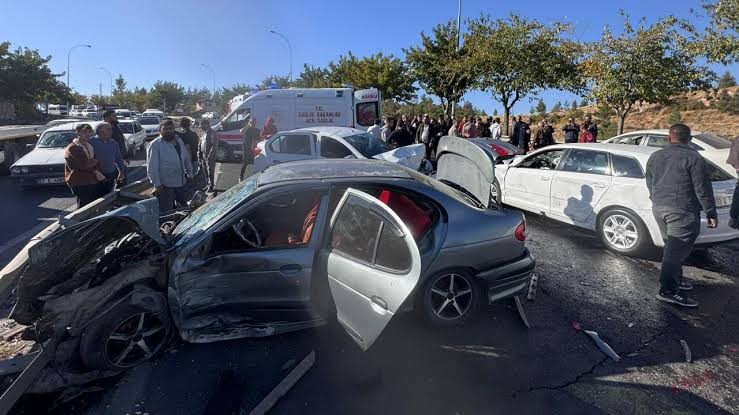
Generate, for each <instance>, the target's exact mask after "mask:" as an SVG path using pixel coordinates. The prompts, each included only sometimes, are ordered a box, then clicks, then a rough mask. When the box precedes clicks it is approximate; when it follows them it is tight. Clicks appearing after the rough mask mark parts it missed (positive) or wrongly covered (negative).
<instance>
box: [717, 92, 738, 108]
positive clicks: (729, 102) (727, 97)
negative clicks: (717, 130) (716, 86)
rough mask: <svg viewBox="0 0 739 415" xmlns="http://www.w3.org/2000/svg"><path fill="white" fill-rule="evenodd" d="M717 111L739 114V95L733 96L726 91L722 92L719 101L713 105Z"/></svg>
mask: <svg viewBox="0 0 739 415" xmlns="http://www.w3.org/2000/svg"><path fill="white" fill-rule="evenodd" d="M713 105H714V106H715V107H716V109H718V110H719V111H721V112H726V113H729V114H739V94H736V93H735V94H734V95H731V94H729V92H728V91H726V90H725V89H724V90H723V91H721V93H720V94H719V96H718V100H717V101H716V102H715V103H714V104H713Z"/></svg>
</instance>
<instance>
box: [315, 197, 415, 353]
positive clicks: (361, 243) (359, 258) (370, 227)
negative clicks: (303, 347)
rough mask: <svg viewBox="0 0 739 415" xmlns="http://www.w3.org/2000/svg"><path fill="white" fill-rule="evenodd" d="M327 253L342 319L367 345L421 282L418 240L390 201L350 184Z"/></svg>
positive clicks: (337, 212) (330, 282)
mask: <svg viewBox="0 0 739 415" xmlns="http://www.w3.org/2000/svg"><path fill="white" fill-rule="evenodd" d="M327 257H328V258H327V260H328V263H327V265H326V273H327V274H328V285H329V288H330V291H331V296H332V297H333V299H334V303H335V304H336V315H337V319H338V321H339V323H340V324H341V325H342V326H343V327H344V329H346V331H347V332H348V333H349V335H350V336H351V337H352V339H354V341H355V342H357V344H358V345H359V347H361V348H362V349H363V350H367V349H369V348H370V346H372V344H373V343H374V342H375V340H376V339H377V337H378V336H379V335H380V333H381V332H382V330H383V329H384V328H385V326H386V325H387V324H388V322H390V319H392V317H393V315H395V313H396V312H397V311H398V310H399V309H400V306H401V304H403V301H405V299H406V297H408V295H409V294H410V293H411V291H413V289H414V287H415V286H416V284H417V283H418V278H419V276H420V274H421V256H420V254H419V251H418V247H417V246H416V242H415V241H414V240H413V236H412V235H411V232H410V230H409V229H408V227H407V226H406V225H405V224H404V223H403V222H402V221H401V220H400V218H399V217H398V215H397V214H395V212H393V211H392V210H391V209H390V208H389V207H388V206H386V205H384V204H383V203H382V202H380V200H378V199H376V198H374V197H372V196H370V195H368V194H366V193H363V192H360V191H359V190H356V189H352V188H349V189H347V191H346V193H344V196H343V197H342V198H341V201H340V202H339V204H338V206H337V208H336V210H335V212H334V215H333V217H332V218H331V235H330V251H329V254H328V256H327Z"/></svg>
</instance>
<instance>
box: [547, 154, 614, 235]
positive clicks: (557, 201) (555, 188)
mask: <svg viewBox="0 0 739 415" xmlns="http://www.w3.org/2000/svg"><path fill="white" fill-rule="evenodd" d="M610 186H611V167H610V163H609V159H608V153H606V152H603V151H595V150H584V149H570V150H569V151H568V152H567V156H566V157H565V159H564V161H563V162H562V163H560V165H559V169H557V173H556V174H555V175H554V180H552V192H551V195H552V201H551V212H552V215H553V216H556V217H557V219H560V220H563V221H565V222H569V223H574V224H577V225H580V226H586V225H587V224H590V225H594V224H595V216H596V215H595V206H596V205H597V204H598V202H599V201H600V199H601V198H602V197H603V195H604V194H605V193H606V191H607V190H608V188H609V187H610Z"/></svg>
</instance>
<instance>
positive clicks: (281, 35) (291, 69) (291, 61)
mask: <svg viewBox="0 0 739 415" xmlns="http://www.w3.org/2000/svg"><path fill="white" fill-rule="evenodd" d="M269 32H270V33H272V34H273V35H277V36H279V37H281V38H283V39H285V42H287V48H288V49H289V51H290V72H289V75H288V80H289V81H290V83H292V82H293V46H292V45H291V44H290V39H288V38H287V36H285V35H284V34H282V33H280V32H278V31H276V30H271V29H270V31H269Z"/></svg>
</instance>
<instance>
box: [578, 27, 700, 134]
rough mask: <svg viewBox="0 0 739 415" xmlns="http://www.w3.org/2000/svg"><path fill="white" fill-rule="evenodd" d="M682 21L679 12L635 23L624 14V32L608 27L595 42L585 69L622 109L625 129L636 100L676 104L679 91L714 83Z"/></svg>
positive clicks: (598, 94)
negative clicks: (684, 32)
mask: <svg viewBox="0 0 739 415" xmlns="http://www.w3.org/2000/svg"><path fill="white" fill-rule="evenodd" d="M681 27H683V22H680V21H678V20H677V19H675V18H673V17H667V18H664V19H661V20H659V21H657V22H656V23H654V24H653V25H651V26H647V25H646V22H645V21H644V20H642V21H640V23H639V26H638V27H634V26H633V25H632V24H631V23H630V22H629V19H628V17H626V16H624V29H623V31H622V33H621V34H620V35H618V36H616V35H614V34H613V33H612V32H611V30H610V29H609V28H606V29H605V30H604V32H603V36H602V37H601V39H600V41H598V42H595V43H592V44H590V45H589V47H588V56H587V58H586V60H585V61H584V63H583V65H582V69H583V72H584V74H585V75H586V76H587V78H588V81H589V86H590V96H591V97H592V98H593V99H594V100H595V102H596V103H597V104H598V105H599V106H603V105H604V106H607V107H608V108H609V109H612V110H613V111H614V112H615V113H616V115H617V116H618V117H619V128H618V131H619V133H622V132H623V124H624V122H625V119H626V116H627V115H628V114H629V112H630V111H631V109H632V108H633V106H634V104H636V103H638V102H647V103H663V104H670V103H671V102H672V99H673V97H674V96H675V95H677V94H680V93H682V92H685V91H688V90H692V89H707V88H709V87H710V79H711V78H712V72H710V70H709V69H708V68H707V67H705V66H701V65H699V64H698V63H697V61H696V55H695V54H694V53H692V52H691V51H690V49H689V47H688V46H689V41H688V40H687V39H686V38H685V37H684V35H683V34H682V32H681V31H680V30H679V29H680V28H681Z"/></svg>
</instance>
